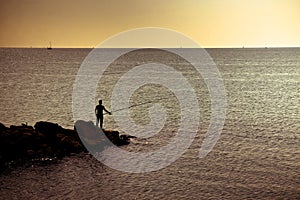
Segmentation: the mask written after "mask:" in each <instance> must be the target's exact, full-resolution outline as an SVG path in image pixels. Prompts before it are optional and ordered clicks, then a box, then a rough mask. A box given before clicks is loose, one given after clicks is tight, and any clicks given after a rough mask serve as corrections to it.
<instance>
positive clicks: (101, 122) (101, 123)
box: [100, 117, 103, 129]
mask: <svg viewBox="0 0 300 200" xmlns="http://www.w3.org/2000/svg"><path fill="white" fill-rule="evenodd" d="M102 126H103V117H100V128H101V129H102Z"/></svg>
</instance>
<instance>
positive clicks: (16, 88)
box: [0, 48, 300, 199]
mask: <svg viewBox="0 0 300 200" xmlns="http://www.w3.org/2000/svg"><path fill="white" fill-rule="evenodd" d="M90 51H91V49H53V50H51V51H48V50H45V49H0V67H1V68H0V85H1V94H2V95H1V97H0V98H1V99H0V106H1V109H0V112H1V115H0V121H1V122H2V123H4V124H5V125H7V126H9V125H11V124H14V125H18V124H21V123H25V122H27V123H28V124H29V125H34V123H35V122H37V121H41V120H45V121H51V122H55V123H58V124H60V125H62V126H63V127H65V128H73V125H74V121H73V114H72V92H73V84H74V81H75V78H76V75H77V72H78V69H79V67H80V65H81V63H82V62H83V60H84V59H85V58H86V56H87V55H88V53H89V52H90ZM207 52H208V53H209V55H210V56H211V57H212V59H213V61H214V62H215V63H216V65H217V67H218V69H219V71H220V74H221V76H222V79H223V81H224V86H225V89H226V102H227V105H226V120H225V124H224V127H223V130H222V134H221V137H220V138H219V140H218V142H217V143H216V145H215V146H214V148H213V150H212V151H211V152H210V153H209V154H208V155H207V156H206V157H205V158H202V159H200V158H199V157H198V153H199V148H200V147H201V144H202V141H203V139H204V136H205V133H206V132H207V130H208V127H209V120H210V116H211V108H210V103H211V100H210V96H209V91H208V88H207V86H206V84H205V79H203V77H202V78H201V77H199V76H198V75H197V74H196V72H195V70H194V69H193V67H192V66H190V65H189V63H187V62H186V61H185V60H182V59H181V58H178V57H176V56H170V55H167V54H164V53H163V52H161V51H159V50H150V49H148V50H143V51H136V52H133V53H132V54H130V55H126V56H123V57H121V58H120V59H118V60H116V61H115V62H114V63H113V64H111V65H110V66H109V67H108V69H107V71H105V73H104V74H103V76H102V78H101V80H100V81H99V83H98V85H97V92H96V98H95V103H96V102H97V100H98V99H100V98H101V99H103V104H104V105H105V106H106V107H107V108H108V110H111V107H112V105H111V102H110V99H111V92H112V89H113V87H114V85H115V84H116V82H117V81H118V79H119V78H120V77H121V76H122V75H123V74H124V73H125V72H127V71H128V70H129V69H131V68H132V66H136V65H140V64H143V63H147V62H153V61H157V60H159V61H162V62H163V63H165V64H167V65H169V66H171V67H173V68H174V69H176V70H177V71H180V73H181V74H182V75H183V76H185V77H187V79H188V80H189V82H190V84H191V85H192V86H193V87H194V89H195V92H196V95H197V100H198V102H199V108H200V114H201V118H200V122H201V125H200V127H199V130H198V132H197V135H196V137H195V138H194V140H193V143H192V144H191V146H190V147H189V148H188V149H187V151H186V152H185V153H184V154H183V155H182V156H181V157H180V158H179V159H178V160H176V161H175V162H173V163H172V164H170V165H169V166H167V167H165V168H163V169H161V170H158V171H154V172H147V173H137V174H135V173H126V172H121V171H117V170H114V169H111V168H109V167H107V166H105V165H103V164H101V163H100V162H99V161H97V160H96V159H95V158H93V157H92V156H91V155H89V154H85V153H81V154H79V155H72V156H70V157H66V158H64V159H63V160H61V161H58V162H56V163H53V164H49V165H46V166H39V165H33V166H31V167H25V168H17V169H15V170H13V171H12V172H11V173H10V174H2V175H0V179H1V181H0V182H1V184H0V198H3V197H11V198H25V199H28V198H30V199H41V198H50V199H56V198H76V199H299V198H300V189H299V188H300V173H299V171H300V131H299V130H300V107H299V103H300V87H299V86H300V48H274V49H273V48H271V49H270V48H269V49H247V48H245V49H207ZM130 103H131V105H132V108H131V109H128V108H126V107H125V108H124V109H128V110H130V115H131V116H132V118H133V119H134V121H135V123H137V124H141V125H145V124H147V123H149V122H150V118H149V115H148V111H149V108H150V107H151V106H152V105H153V104H154V103H161V105H162V106H163V107H164V108H165V110H166V114H167V120H166V124H165V126H164V127H163V129H162V130H161V132H160V133H158V134H157V135H155V136H153V137H150V138H140V139H139V138H138V139H136V140H134V141H132V143H131V144H129V145H128V146H124V147H122V148H123V149H124V150H127V151H131V152H150V151H154V150H157V149H159V148H160V147H163V146H165V145H167V144H168V143H169V142H170V141H171V139H172V137H174V136H175V135H176V131H177V129H178V127H179V125H178V124H179V122H180V105H179V104H178V101H177V99H176V97H175V95H174V94H173V93H172V92H170V90H168V89H167V88H165V87H161V86H158V85H155V84H149V85H146V86H144V87H142V88H140V89H139V90H138V91H136V92H135V93H134V94H133V96H132V98H131V99H130ZM117 112H118V111H117V110H116V111H114V110H113V113H117ZM91 120H94V119H91ZM104 127H105V128H108V129H116V130H119V128H118V125H117V124H116V122H115V120H114V118H113V116H105V121H104ZM119 131H121V132H122V130H119ZM116 159H118V158H116ZM128 162H129V163H130V160H128Z"/></svg>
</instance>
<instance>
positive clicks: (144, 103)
mask: <svg viewBox="0 0 300 200" xmlns="http://www.w3.org/2000/svg"><path fill="white" fill-rule="evenodd" d="M164 99H169V98H167V97H164V98H160V99H157V100H159V101H160V100H164ZM150 103H154V101H147V102H143V103H139V104H134V105H131V106H129V107H126V108H120V109H118V110H114V111H111V113H115V112H119V111H121V110H127V109H130V108H134V107H138V106H142V105H146V104H150ZM106 114H107V113H104V114H103V115H106Z"/></svg>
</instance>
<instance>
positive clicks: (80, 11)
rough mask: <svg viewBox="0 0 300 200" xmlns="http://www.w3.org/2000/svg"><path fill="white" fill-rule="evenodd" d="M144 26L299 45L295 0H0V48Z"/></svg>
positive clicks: (68, 43) (207, 42)
mask: <svg viewBox="0 0 300 200" xmlns="http://www.w3.org/2000/svg"><path fill="white" fill-rule="evenodd" d="M143 27H160V28H167V29H172V30H175V31H177V32H180V33H182V34H184V35H186V36H188V37H190V38H192V39H193V40H194V41H196V42H197V43H198V44H199V45H201V46H202V47H242V46H245V47H265V46H267V47H300V1H299V0H0V28H1V31H0V47H46V46H48V45H49V41H51V42H52V46H53V47H94V46H97V45H98V44H99V43H101V42H103V41H104V40H106V39H107V38H110V37H111V36H113V35H115V34H118V33H120V32H123V31H127V30H130V29H136V28H143ZM133 42H134V41H133Z"/></svg>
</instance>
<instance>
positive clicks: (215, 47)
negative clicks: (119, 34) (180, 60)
mask: <svg viewBox="0 0 300 200" xmlns="http://www.w3.org/2000/svg"><path fill="white" fill-rule="evenodd" d="M0 48H3V49H6V48H7V49H9V48H10V49H47V46H45V47H39V46H36V47H34V46H0ZM95 48H99V47H91V46H58V47H52V49H95ZM100 48H107V49H116V48H124V49H126V48H128V49H138V48H140V49H159V48H166V49H175V48H183V49H193V48H199V47H184V46H179V47H100ZM200 48H203V49H276V48H300V46H206V47H200Z"/></svg>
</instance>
